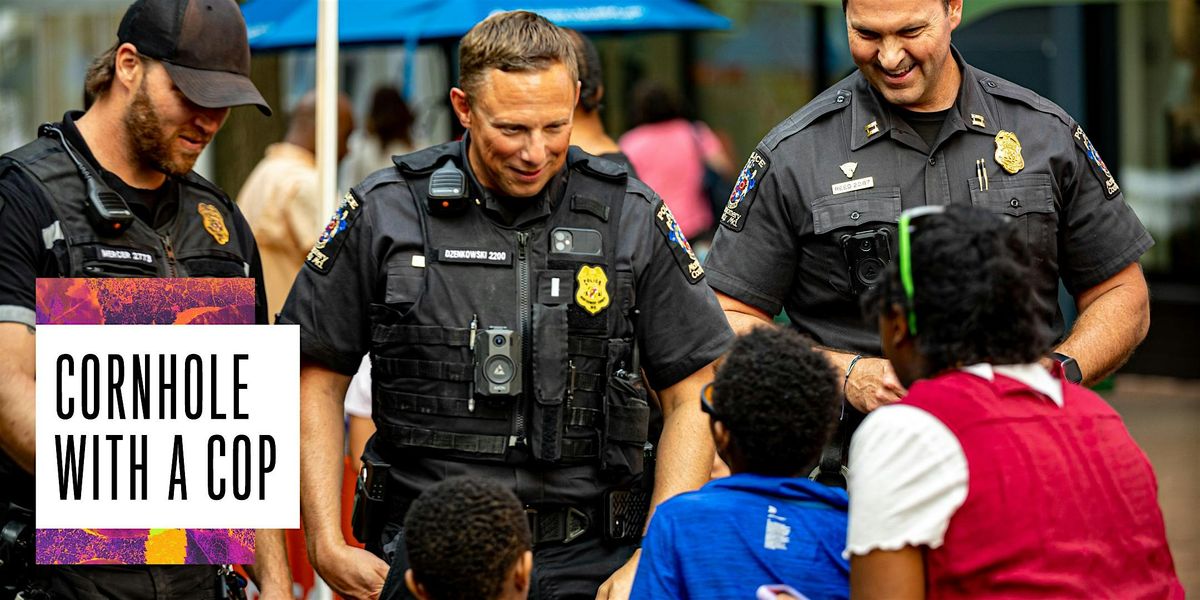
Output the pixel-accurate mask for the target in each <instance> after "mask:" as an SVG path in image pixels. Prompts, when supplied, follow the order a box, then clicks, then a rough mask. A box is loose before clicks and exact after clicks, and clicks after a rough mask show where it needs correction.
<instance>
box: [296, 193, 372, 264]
mask: <svg viewBox="0 0 1200 600" xmlns="http://www.w3.org/2000/svg"><path fill="white" fill-rule="evenodd" d="M360 206H361V205H360V204H359V202H358V199H357V198H355V197H354V194H353V193H351V192H346V195H345V196H343V197H342V203H341V205H339V206H338V207H337V210H335V211H333V218H331V219H330V220H329V224H328V225H326V226H325V231H323V232H321V237H319V238H317V243H316V244H313V247H312V250H309V251H308V258H306V259H305V261H304V262H306V263H308V266H310V267H312V268H313V269H315V270H316V271H317V272H318V273H327V272H329V268H330V267H331V266H333V259H334V258H336V257H337V254H338V250H340V249H341V247H342V244H343V243H345V241H346V236H345V235H344V233H345V231H346V230H347V229H350V226H351V225H353V224H354V222H355V221H356V220H358V215H359V213H361V212H362V211H361V210H359V208H360Z"/></svg>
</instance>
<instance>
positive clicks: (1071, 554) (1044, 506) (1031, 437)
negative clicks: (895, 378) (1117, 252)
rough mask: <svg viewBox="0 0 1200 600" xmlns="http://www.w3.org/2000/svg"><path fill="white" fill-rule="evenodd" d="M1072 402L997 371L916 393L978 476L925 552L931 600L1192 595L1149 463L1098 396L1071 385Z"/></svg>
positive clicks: (923, 386) (951, 378) (948, 379)
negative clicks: (1175, 557)
mask: <svg viewBox="0 0 1200 600" xmlns="http://www.w3.org/2000/svg"><path fill="white" fill-rule="evenodd" d="M1063 400H1064V406H1063V408H1061V409H1060V408H1058V407H1057V406H1055V404H1054V402H1053V401H1052V400H1050V399H1049V398H1047V397H1046V396H1044V395H1042V394H1039V393H1038V392H1036V391H1034V390H1033V389H1031V388H1029V387H1028V386H1026V385H1025V384H1023V383H1020V382H1018V381H1016V380H1014V379H1011V378H1008V377H1005V376H1003V375H999V374H997V375H996V377H995V380H994V381H991V382H989V381H987V380H985V379H982V378H979V377H976V376H974V375H971V374H968V373H964V372H954V373H950V374H946V375H942V376H938V377H935V378H933V379H931V380H927V381H922V382H918V383H916V384H914V385H913V386H912V389H911V391H910V393H909V394H908V396H907V397H906V398H905V400H904V402H905V403H906V404H910V405H913V406H916V407H918V408H921V409H923V410H925V411H927V412H929V413H930V414H932V415H933V416H934V417H936V418H937V419H938V420H940V421H941V422H942V423H944V424H945V425H946V426H947V427H948V428H949V429H950V431H951V432H953V433H954V435H955V436H956V437H957V438H958V441H959V443H960V444H962V448H963V452H964V453H965V455H966V459H967V468H968V471H969V479H968V491H967V498H966V501H965V502H964V504H963V505H962V507H960V508H959V509H958V511H957V512H956V513H955V514H954V516H953V517H952V518H951V519H950V525H949V528H948V529H947V531H946V538H945V543H944V545H942V546H941V547H940V548H937V549H935V550H929V551H928V552H927V553H926V556H925V566H926V577H927V586H928V592H927V593H928V597H929V598H985V597H988V598H1121V599H1122V600H1133V599H1137V598H1154V599H1156V600H1159V599H1163V598H1183V588H1182V586H1181V585H1180V583H1179V580H1178V578H1177V577H1176V575H1175V567H1174V564H1173V563H1172V560H1171V553H1170V550H1169V549H1168V548H1167V540H1166V533H1165V531H1164V527H1163V518H1162V512H1161V511H1160V509H1159V506H1158V493H1157V489H1158V484H1157V482H1156V480H1155V478H1154V472H1153V470H1152V469H1151V467H1150V462H1149V461H1148V460H1147V459H1146V456H1145V454H1143V453H1142V450H1141V448H1139V447H1138V446H1137V444H1136V443H1135V442H1134V441H1133V438H1132V437H1130V435H1129V432H1128V431H1127V430H1126V429H1125V424H1124V423H1123V422H1122V421H1121V417H1120V416H1119V415H1118V414H1117V413H1116V411H1114V410H1113V409H1112V408H1111V407H1110V406H1109V405H1108V404H1107V403H1106V402H1105V401H1104V400H1103V399H1101V398H1100V397H1099V396H1097V395H1096V394H1094V393H1092V392H1091V391H1090V390H1087V389H1085V388H1083V387H1080V386H1077V385H1074V384H1068V383H1065V382H1064V385H1063Z"/></svg>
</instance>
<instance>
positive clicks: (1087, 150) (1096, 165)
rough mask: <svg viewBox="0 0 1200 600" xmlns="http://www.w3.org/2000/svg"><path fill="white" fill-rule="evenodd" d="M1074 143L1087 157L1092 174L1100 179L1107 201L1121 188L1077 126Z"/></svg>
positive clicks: (1085, 135)
mask: <svg viewBox="0 0 1200 600" xmlns="http://www.w3.org/2000/svg"><path fill="white" fill-rule="evenodd" d="M1075 143H1076V144H1077V145H1078V146H1079V147H1080V149H1082V150H1083V153H1084V154H1086V155H1087V157H1088V160H1089V161H1091V163H1092V172H1094V173H1095V174H1096V177H1097V178H1099V179H1100V183H1102V184H1104V197H1105V198H1109V199H1112V198H1113V197H1115V196H1116V195H1117V193H1119V192H1120V191H1121V186H1119V185H1117V180H1116V179H1115V178H1114V177H1113V175H1112V172H1110V171H1109V170H1108V165H1106V164H1104V159H1102V158H1100V153H1099V152H1097V151H1096V147H1095V146H1093V145H1092V140H1090V139H1088V136H1087V134H1086V133H1084V132H1083V128H1082V127H1080V126H1078V125H1076V126H1075Z"/></svg>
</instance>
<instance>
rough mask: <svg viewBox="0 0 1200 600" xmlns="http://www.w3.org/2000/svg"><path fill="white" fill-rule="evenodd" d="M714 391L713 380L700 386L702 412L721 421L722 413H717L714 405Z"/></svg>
mask: <svg viewBox="0 0 1200 600" xmlns="http://www.w3.org/2000/svg"><path fill="white" fill-rule="evenodd" d="M714 393H715V392H714V391H713V382H711V381H710V382H708V383H706V384H704V387H702V388H700V412H703V413H705V414H707V415H708V416H709V418H711V419H712V420H714V421H720V420H721V415H719V414H717V409H715V408H713V405H712V399H713V394H714Z"/></svg>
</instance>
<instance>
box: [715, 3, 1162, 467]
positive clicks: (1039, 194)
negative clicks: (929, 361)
mask: <svg viewBox="0 0 1200 600" xmlns="http://www.w3.org/2000/svg"><path fill="white" fill-rule="evenodd" d="M962 4H963V2H962V0H903V1H900V2H893V1H884V0H843V3H842V5H843V9H844V10H845V14H846V30H847V35H848V36H849V44H850V53H851V55H852V56H853V57H854V61H855V63H857V65H858V70H857V71H856V72H855V73H853V74H852V75H850V76H849V77H847V78H846V79H844V80H842V81H840V82H838V83H837V84H836V85H834V86H833V87H831V88H829V89H828V90H826V91H824V92H823V93H821V94H819V95H818V96H817V97H816V98H815V99H813V101H812V102H810V103H809V104H808V105H806V106H805V107H803V108H801V109H800V110H799V111H797V112H796V113H795V114H793V115H792V116H791V117H789V118H788V119H787V120H785V121H784V122H783V123H781V124H779V125H778V126H776V127H775V129H773V130H772V131H771V132H770V133H768V134H767V136H766V137H765V138H763V140H762V141H761V142H760V143H759V144H758V146H757V148H756V149H755V150H754V152H752V153H751V155H750V158H749V160H748V161H747V162H746V166H745V168H744V169H743V170H742V172H741V175H740V176H739V178H738V181H737V183H736V185H735V187H734V189H733V192H732V194H731V195H730V198H729V202H728V204H727V205H726V207H725V210H724V211H723V214H722V215H721V227H720V228H719V233H718V235H717V236H716V240H715V241H714V243H713V247H712V253H711V254H710V255H709V257H708V260H707V262H706V264H705V269H706V270H707V272H708V281H709V285H711V286H712V287H713V288H714V289H715V290H717V292H718V297H719V298H720V299H721V304H722V307H723V308H724V309H725V314H726V315H727V316H728V318H729V321H730V323H731V324H732V325H733V328H734V329H735V330H738V331H740V330H743V329H745V328H748V327H751V326H753V325H754V324H756V323H760V322H769V321H770V319H771V317H772V316H773V315H775V314H777V313H779V312H780V310H781V309H784V310H786V311H787V314H788V316H789V317H790V319H791V322H792V324H793V326H794V327H796V328H797V329H799V330H800V331H802V332H804V333H806V334H808V335H810V336H811V337H812V338H813V339H814V340H815V341H816V342H817V343H818V344H820V345H821V346H823V347H825V348H826V349H827V354H828V356H829V358H830V359H831V361H833V362H834V364H835V365H836V366H838V367H840V369H841V371H842V373H843V374H844V377H845V379H844V383H845V391H846V397H847V399H848V401H849V404H850V405H851V406H852V407H853V409H856V410H847V411H845V412H846V413H847V418H849V419H850V420H853V417H854V415H856V414H857V413H858V412H859V411H861V412H864V413H865V412H867V411H870V410H872V409H874V408H876V407H878V406H880V405H882V404H886V403H889V402H893V401H895V400H897V399H898V398H900V397H901V396H902V395H904V393H905V390H904V388H903V387H902V386H901V385H900V383H899V381H898V380H897V378H896V375H895V373H894V372H893V370H892V367H891V365H890V364H889V363H888V362H887V360H885V359H883V358H879V356H880V349H879V341H878V336H877V335H876V330H875V326H874V325H873V324H867V323H865V322H863V319H862V317H861V312H860V309H859V297H860V295H861V294H862V293H863V292H864V290H866V289H868V288H870V287H872V286H873V285H874V284H875V283H877V282H878V280H879V278H880V277H881V275H882V273H883V271H884V270H883V267H884V265H885V264H886V263H887V262H889V261H891V260H893V259H894V256H895V255H896V250H897V247H896V245H897V239H898V238H897V235H896V222H897V218H898V217H899V215H900V211H901V210H902V209H905V208H909V207H913V206H921V205H927V204H928V205H940V204H972V205H975V206H980V207H984V208H986V209H988V210H990V211H993V212H996V213H1000V214H1004V215H1006V216H1008V217H1009V218H1011V219H1012V220H1013V221H1014V222H1015V223H1016V226H1017V227H1020V228H1021V229H1022V230H1023V231H1024V232H1025V235H1026V241H1027V242H1028V244H1029V247H1030V251H1031V252H1034V253H1035V254H1036V255H1037V257H1038V258H1037V261H1038V280H1037V281H1036V286H1035V287H1036V289H1037V293H1038V294H1039V296H1040V297H1041V298H1042V299H1043V300H1044V306H1043V310H1042V313H1041V316H1042V318H1043V319H1044V322H1045V326H1046V327H1048V328H1052V329H1053V330H1054V331H1055V332H1056V335H1058V336H1059V340H1060V341H1059V343H1058V344H1057V345H1056V346H1057V347H1056V353H1055V354H1054V356H1053V357H1047V358H1046V360H1044V361H1043V362H1044V363H1045V364H1046V366H1047V367H1048V368H1060V366H1061V368H1062V369H1063V370H1064V372H1065V374H1066V376H1067V378H1068V379H1071V380H1073V381H1075V382H1079V381H1082V382H1084V383H1087V384H1090V383H1095V382H1096V381H1099V380H1100V379H1103V378H1104V377H1106V376H1107V375H1108V374H1110V373H1112V372H1113V371H1114V370H1115V369H1116V368H1117V367H1119V366H1120V365H1121V364H1122V363H1124V361H1125V360H1126V359H1127V358H1128V357H1129V355H1130V354H1131V353H1132V352H1133V350H1134V348H1135V347H1136V346H1137V345H1138V344H1139V343H1140V342H1141V340H1142V339H1143V338H1144V337H1145V335H1146V331H1147V329H1148V328H1149V319H1150V317H1149V303H1148V297H1147V289H1146V283H1145V279H1144V278H1143V276H1142V272H1141V268H1140V266H1139V265H1138V263H1137V261H1138V258H1139V257H1140V256H1141V255H1142V253H1144V252H1145V251H1146V250H1147V249H1148V248H1150V246H1151V245H1153V240H1151V238H1150V236H1149V234H1148V233H1147V232H1146V230H1145V229H1144V228H1143V227H1142V224H1141V222H1140V221H1139V220H1138V218H1137V216H1136V215H1134V213H1133V211H1132V210H1130V208H1129V206H1128V205H1127V204H1126V203H1125V201H1124V199H1123V197H1122V195H1121V188H1120V186H1118V185H1117V182H1116V180H1115V179H1114V178H1113V175H1112V173H1111V172H1110V170H1109V168H1108V167H1107V166H1106V165H1105V163H1104V161H1103V160H1101V158H1100V155H1099V153H1098V152H1097V151H1096V148H1095V147H1094V146H1093V145H1092V143H1091V142H1090V141H1089V140H1088V137H1087V135H1086V134H1085V133H1084V131H1083V128H1082V127H1080V126H1079V124H1078V123H1076V122H1075V120H1074V119H1072V118H1071V116H1070V115H1068V114H1067V113H1066V112H1064V111H1063V110H1062V109H1061V108H1059V107H1058V106H1056V105H1055V104H1054V103H1052V102H1050V101H1049V100H1046V99H1045V98H1042V97H1041V96H1039V95H1037V94H1035V93H1034V92H1032V91H1030V90H1028V89H1025V88H1023V87H1021V86H1019V85H1016V84H1014V83H1011V82H1008V81H1005V80H1003V79H1000V78H999V77H996V76H994V75H990V74H988V73H985V72H983V71H980V70H979V69H976V68H974V67H972V66H971V65H969V64H968V63H967V62H966V61H965V60H964V58H963V57H962V55H960V54H959V53H958V51H957V50H956V49H955V48H954V47H953V46H952V45H951V40H950V34H951V31H953V30H954V28H955V27H957V25H958V23H959V21H960V19H961V14H962ZM978 268H980V269H987V268H989V267H988V257H986V256H980V257H979V260H978ZM1060 277H1061V279H1062V281H1063V283H1064V284H1065V285H1066V289H1067V291H1068V292H1070V293H1071V295H1072V296H1074V298H1075V301H1076V303H1077V305H1078V307H1079V313H1080V314H1079V319H1078V320H1077V321H1076V323H1075V325H1074V327H1073V329H1072V330H1071V331H1070V332H1069V334H1068V335H1065V336H1063V334H1064V333H1065V332H1064V327H1063V318H1062V314H1061V313H1060V311H1059V310H1058V308H1057V306H1058V304H1057V301H1056V297H1057V283H1056V282H1057V280H1058V278H1060ZM946 293H954V291H953V290H947V291H946ZM843 430H844V431H843V433H844V435H842V436H841V438H840V439H841V441H842V445H841V448H840V450H844V443H845V442H847V441H848V433H847V432H846V431H845V428H843ZM840 461H841V452H840V451H839V449H838V448H834V449H832V451H831V452H827V453H826V455H825V456H824V457H823V459H822V463H823V465H824V466H823V468H822V471H823V472H824V473H823V474H824V475H829V471H831V470H832V471H837V470H838V469H837V466H836V465H837V463H838V462H840ZM825 467H830V468H825Z"/></svg>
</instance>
